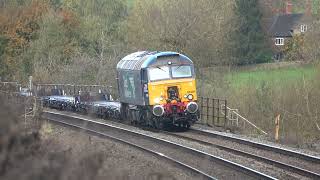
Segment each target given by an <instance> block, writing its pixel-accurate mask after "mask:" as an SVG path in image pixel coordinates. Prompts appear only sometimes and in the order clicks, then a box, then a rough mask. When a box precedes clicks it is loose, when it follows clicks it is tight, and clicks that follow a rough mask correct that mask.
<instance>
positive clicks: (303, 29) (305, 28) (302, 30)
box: [301, 24, 308, 33]
mask: <svg viewBox="0 0 320 180" xmlns="http://www.w3.org/2000/svg"><path fill="white" fill-rule="evenodd" d="M307 29H308V27H307V25H305V24H304V25H301V32H302V33H304V32H306V31H307Z"/></svg>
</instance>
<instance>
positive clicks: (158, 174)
mask: <svg viewBox="0 0 320 180" xmlns="http://www.w3.org/2000/svg"><path fill="white" fill-rule="evenodd" d="M50 126H51V127H52V131H51V132H50V133H45V135H44V137H43V139H44V140H46V141H53V142H54V143H55V144H59V145H58V146H54V147H51V151H68V152H71V156H72V157H73V158H78V157H79V155H80V154H92V153H102V154H103V166H102V167H101V168H100V169H99V175H98V177H100V178H101V179H105V178H106V177H107V179H159V178H160V179H196V178H197V177H196V176H193V175H192V174H191V173H188V172H184V171H183V170H181V169H179V168H178V167H174V166H173V165H171V164H169V163H166V162H165V161H162V160H159V159H158V158H157V157H155V156H153V155H150V154H146V153H144V152H142V151H140V150H137V149H135V148H132V147H130V146H127V145H124V144H121V143H117V142H114V141H112V140H109V139H105V138H100V137H96V136H92V135H88V134H87V133H84V132H79V131H74V130H71V129H69V128H65V127H62V126H59V125H54V124H50ZM55 147H63V149H55Z"/></svg>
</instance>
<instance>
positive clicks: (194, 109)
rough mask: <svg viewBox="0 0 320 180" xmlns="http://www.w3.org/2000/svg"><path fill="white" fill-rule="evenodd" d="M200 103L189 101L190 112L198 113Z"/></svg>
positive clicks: (188, 109) (188, 108)
mask: <svg viewBox="0 0 320 180" xmlns="http://www.w3.org/2000/svg"><path fill="white" fill-rule="evenodd" d="M198 108H199V107H198V104H197V103H195V102H190V103H188V105H187V111H188V112H189V113H192V114H193V113H196V112H197V111H198Z"/></svg>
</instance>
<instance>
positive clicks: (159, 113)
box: [152, 105, 164, 117]
mask: <svg viewBox="0 0 320 180" xmlns="http://www.w3.org/2000/svg"><path fill="white" fill-rule="evenodd" d="M152 113H153V114H154V115H155V116H158V117H160V116H162V115H163V114H164V108H163V107H162V106H160V105H156V106H154V107H153V110H152Z"/></svg>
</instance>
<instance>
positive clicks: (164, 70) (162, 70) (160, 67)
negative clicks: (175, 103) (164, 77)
mask: <svg viewBox="0 0 320 180" xmlns="http://www.w3.org/2000/svg"><path fill="white" fill-rule="evenodd" d="M157 68H158V69H160V70H162V71H164V72H167V71H166V70H164V69H162V68H161V67H159V66H157Z"/></svg>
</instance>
